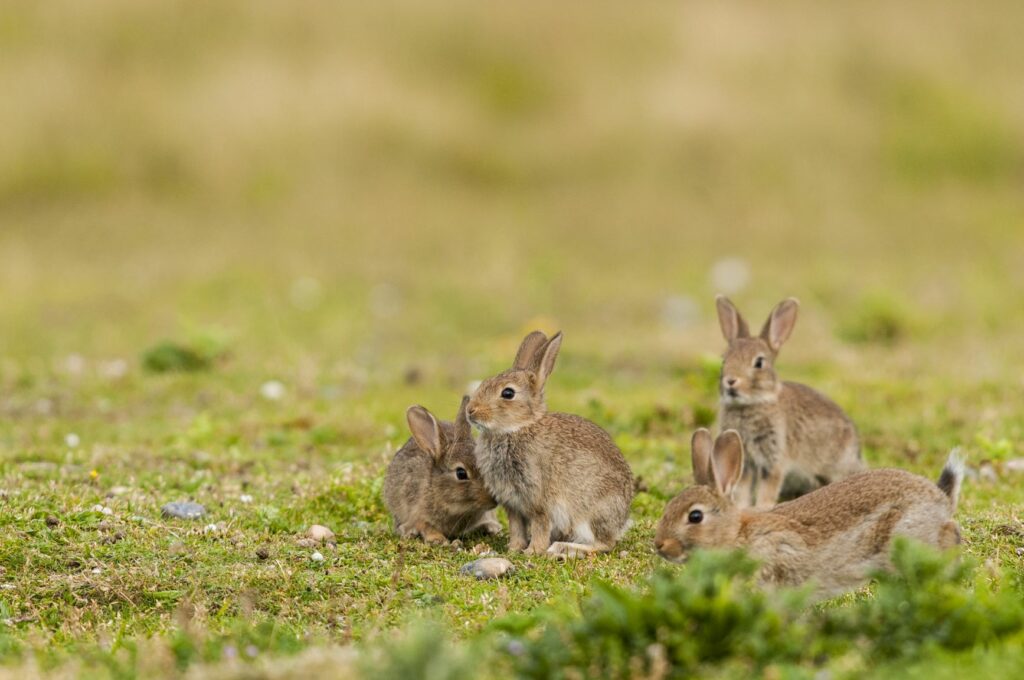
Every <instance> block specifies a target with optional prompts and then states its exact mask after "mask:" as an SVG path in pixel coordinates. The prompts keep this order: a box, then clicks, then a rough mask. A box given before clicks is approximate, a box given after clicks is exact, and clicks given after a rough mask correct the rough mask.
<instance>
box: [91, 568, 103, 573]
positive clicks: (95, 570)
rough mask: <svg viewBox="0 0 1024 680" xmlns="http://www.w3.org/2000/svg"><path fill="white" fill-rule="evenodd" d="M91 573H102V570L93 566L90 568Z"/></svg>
mask: <svg viewBox="0 0 1024 680" xmlns="http://www.w3.org/2000/svg"><path fill="white" fill-rule="evenodd" d="M92 573H94V574H102V573H103V570H102V569H100V568H99V567H93V568H92Z"/></svg>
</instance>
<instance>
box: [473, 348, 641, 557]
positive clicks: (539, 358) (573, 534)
mask: <svg viewBox="0 0 1024 680" xmlns="http://www.w3.org/2000/svg"><path fill="white" fill-rule="evenodd" d="M561 345H562V334H561V333H558V334H556V335H555V336H554V337H552V338H551V339H550V340H549V339H548V338H547V336H545V335H544V334H543V333H541V332H540V331H534V332H533V333H530V334H529V335H527V336H526V338H525V339H524V340H523V342H522V345H521V346H520V347H519V352H518V353H517V354H516V358H515V362H514V363H513V365H512V368H511V369H509V370H507V371H504V372H502V373H500V374H498V375H496V376H495V377H493V378H490V379H488V380H485V381H484V382H483V383H482V384H481V385H480V387H479V388H478V389H477V390H476V392H475V393H474V394H473V398H472V399H471V400H470V402H469V408H468V409H467V414H468V415H469V420H470V422H472V423H473V424H474V425H476V426H477V427H479V428H480V430H481V436H480V439H479V441H478V442H477V449H476V450H477V464H478V465H479V466H480V472H481V474H482V475H483V478H484V483H486V484H487V488H488V489H489V490H490V492H491V493H492V494H493V495H494V497H495V498H496V499H497V500H498V502H499V503H501V505H503V506H504V507H505V510H506V511H507V512H508V518H509V549H511V550H525V551H526V552H528V553H532V554H541V553H545V552H546V553H548V554H550V555H552V556H556V557H561V558H568V557H579V556H582V555H586V554H589V553H594V552H605V551H608V550H611V548H612V547H613V546H614V545H615V543H616V542H617V541H618V540H619V538H620V537H621V536H622V534H623V532H625V530H626V528H627V527H628V525H629V505H630V503H631V502H632V500H633V475H632V473H631V472H630V469H629V465H628V464H627V463H626V460H625V459H624V458H623V457H622V452H620V451H619V449H618V447H617V446H615V442H613V441H612V438H611V437H610V436H608V433H607V432H605V431H604V430H602V429H601V428H600V427H598V426H597V425H595V424H594V423H592V422H590V421H589V420H585V419H583V418H580V417H579V416H574V415H569V414H566V413H549V412H548V410H547V406H546V405H545V401H544V385H545V383H546V382H547V379H548V377H549V376H550V375H551V370H552V369H553V368H554V366H555V357H556V356H558V350H559V348H560V347H561ZM552 541H554V542H552Z"/></svg>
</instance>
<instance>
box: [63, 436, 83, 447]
mask: <svg viewBox="0 0 1024 680" xmlns="http://www.w3.org/2000/svg"><path fill="white" fill-rule="evenodd" d="M64 443H65V444H66V445H67V447H68V448H69V449H75V448H78V445H79V444H81V443H82V440H81V438H80V437H79V436H78V435H77V434H75V433H74V432H68V433H67V434H66V435H64Z"/></svg>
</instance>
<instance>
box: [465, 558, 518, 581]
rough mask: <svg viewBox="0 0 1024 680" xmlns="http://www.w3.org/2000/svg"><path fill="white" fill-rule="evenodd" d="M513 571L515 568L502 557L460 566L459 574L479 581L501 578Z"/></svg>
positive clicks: (484, 559)
mask: <svg viewBox="0 0 1024 680" xmlns="http://www.w3.org/2000/svg"><path fill="white" fill-rule="evenodd" d="M513 571H515V566H513V564H512V563H511V562H509V561H508V560H506V559H505V558H504V557H485V558H483V559H479V560H474V561H472V562H470V563H469V564H464V565H462V568H461V569H459V573H460V574H464V575H466V576H473V577H475V578H476V579H477V580H479V581H484V580H487V579H492V578H501V577H502V576H505V575H506V574H509V573H511V572H513Z"/></svg>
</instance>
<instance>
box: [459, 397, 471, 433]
mask: <svg viewBox="0 0 1024 680" xmlns="http://www.w3.org/2000/svg"><path fill="white" fill-rule="evenodd" d="M468 403H469V395H468V394H464V395H462V403H461V404H459V412H458V413H456V414H455V439H457V440H463V441H465V440H467V439H472V438H473V431H472V429H471V428H470V426H469V418H468V417H466V405H467V404H468Z"/></svg>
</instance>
